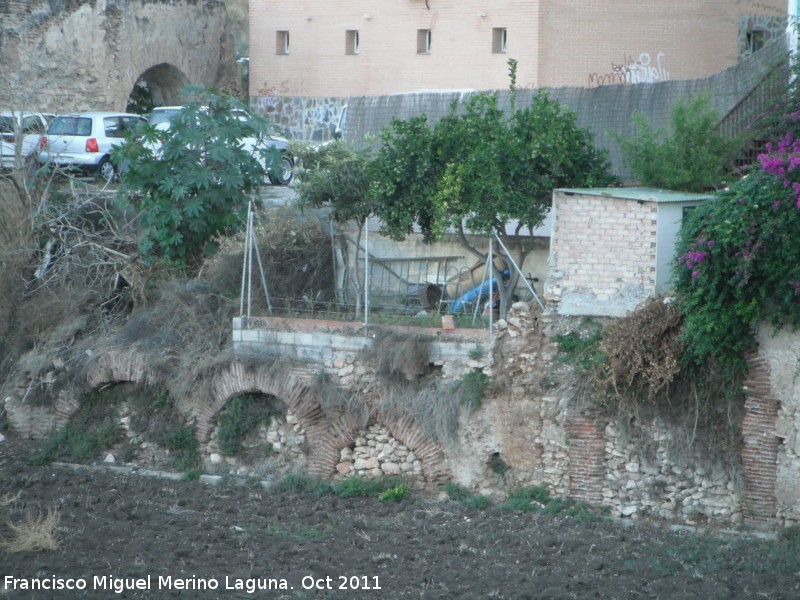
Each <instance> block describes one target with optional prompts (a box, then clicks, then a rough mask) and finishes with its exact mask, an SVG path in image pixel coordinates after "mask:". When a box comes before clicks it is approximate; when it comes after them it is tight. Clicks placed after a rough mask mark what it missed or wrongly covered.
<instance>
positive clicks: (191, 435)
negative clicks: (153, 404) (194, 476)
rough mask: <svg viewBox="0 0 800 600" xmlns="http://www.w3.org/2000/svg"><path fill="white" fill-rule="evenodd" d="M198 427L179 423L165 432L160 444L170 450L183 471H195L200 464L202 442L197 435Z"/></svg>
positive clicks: (175, 462)
mask: <svg viewBox="0 0 800 600" xmlns="http://www.w3.org/2000/svg"><path fill="white" fill-rule="evenodd" d="M195 430H196V427H195V425H194V423H192V424H191V425H189V424H186V425H177V426H175V428H174V429H170V430H167V431H165V432H164V434H163V436H162V438H161V439H160V440H159V444H160V445H161V446H163V447H164V448H166V449H167V450H169V451H170V453H171V455H172V461H173V464H174V465H175V467H176V468H178V469H180V470H181V471H193V470H195V469H196V468H197V467H198V466H199V464H200V443H199V442H198V441H197V436H196V435H195Z"/></svg>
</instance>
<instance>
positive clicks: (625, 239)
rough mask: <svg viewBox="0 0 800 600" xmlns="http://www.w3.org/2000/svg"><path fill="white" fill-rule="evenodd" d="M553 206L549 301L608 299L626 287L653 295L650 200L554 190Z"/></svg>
mask: <svg viewBox="0 0 800 600" xmlns="http://www.w3.org/2000/svg"><path fill="white" fill-rule="evenodd" d="M553 207H554V211H555V224H554V227H553V236H552V238H551V241H550V244H551V250H550V263H551V264H550V273H551V278H552V277H553V275H555V278H556V279H558V280H560V281H559V282H558V283H557V284H556V285H555V286H550V285H549V286H548V287H549V288H550V289H549V290H547V291H546V293H547V294H549V296H550V299H551V300H559V299H560V298H561V297H563V296H565V295H567V294H570V293H576V292H580V293H585V292H589V293H591V294H592V295H593V296H594V297H595V298H597V299H599V300H607V299H609V298H611V297H612V296H614V295H615V294H617V293H618V292H620V291H621V290H622V289H623V288H624V287H625V286H637V287H638V288H640V289H641V290H642V293H644V294H647V295H652V294H654V293H655V268H656V247H655V243H656V210H657V208H656V205H655V204H654V203H651V202H642V203H639V202H636V201H633V200H622V199H616V198H608V197H603V196H588V195H582V194H575V195H566V194H565V193H564V192H555V193H554V194H553ZM550 281H551V280H549V282H550ZM559 288H560V289H559Z"/></svg>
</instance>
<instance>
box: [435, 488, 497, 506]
mask: <svg viewBox="0 0 800 600" xmlns="http://www.w3.org/2000/svg"><path fill="white" fill-rule="evenodd" d="M444 491H445V493H446V494H447V497H448V498H449V499H450V500H452V501H453V502H459V503H461V504H463V505H464V506H466V507H467V508H475V509H478V510H483V509H486V508H489V507H490V506H491V505H492V501H491V500H489V498H487V497H486V496H483V495H482V494H477V493H475V492H472V491H470V490H468V489H467V488H465V487H462V486H460V485H458V484H456V483H445V484H444Z"/></svg>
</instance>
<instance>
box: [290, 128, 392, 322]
mask: <svg viewBox="0 0 800 600" xmlns="http://www.w3.org/2000/svg"><path fill="white" fill-rule="evenodd" d="M298 155H299V156H300V158H301V159H302V163H303V167H304V168H305V169H306V170H305V172H304V174H303V177H302V178H301V180H300V184H299V185H298V186H297V195H298V204H299V206H300V207H301V208H322V207H325V206H327V207H330V209H331V216H332V217H333V220H334V221H336V222H337V223H346V222H347V221H351V220H352V221H355V222H356V225H357V227H358V233H357V234H356V241H355V257H354V264H355V265H356V269H354V270H353V272H352V276H353V281H352V283H353V286H354V287H355V289H356V292H357V298H356V314H358V313H359V311H360V307H361V292H362V287H361V279H360V278H359V276H358V268H357V265H359V264H360V261H359V254H360V251H361V235H362V233H363V230H364V225H365V224H366V222H367V219H368V218H369V216H370V215H371V214H373V213H375V212H377V206H376V205H375V203H374V201H373V200H372V197H371V196H370V194H369V187H370V182H371V180H370V174H369V168H370V164H371V163H370V161H371V156H370V153H369V151H368V150H361V151H356V150H354V149H353V148H351V147H350V146H348V145H347V143H346V142H344V141H342V140H335V141H333V142H331V143H329V144H326V145H324V146H320V147H312V148H305V149H302V150H300V151H299V152H298Z"/></svg>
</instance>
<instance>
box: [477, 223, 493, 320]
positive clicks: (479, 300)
mask: <svg viewBox="0 0 800 600" xmlns="http://www.w3.org/2000/svg"><path fill="white" fill-rule="evenodd" d="M491 247H492V238H489V248H491ZM489 269H490V267H489V263H486V264H485V265H484V266H483V276H482V277H481V287H479V288H478V289H479V290H482V289H483V284H484V283H486V273H487V272H488V271H489ZM489 281H491V278H489ZM489 292H490V294H491V284H490V286H489ZM481 295H482V294H478V301H477V302H476V303H475V309H474V310H473V311H472V324H473V325H475V320H476V319H477V318H478V310H479V309H480V306H481Z"/></svg>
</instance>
